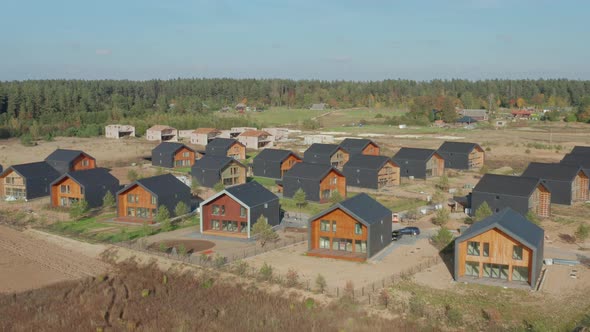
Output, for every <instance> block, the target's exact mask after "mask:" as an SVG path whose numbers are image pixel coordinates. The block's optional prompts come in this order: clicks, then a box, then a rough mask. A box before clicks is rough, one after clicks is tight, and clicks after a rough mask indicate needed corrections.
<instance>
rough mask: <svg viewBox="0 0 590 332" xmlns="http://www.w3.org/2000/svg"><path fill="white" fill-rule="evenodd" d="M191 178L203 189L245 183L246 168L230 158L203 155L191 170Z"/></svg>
mask: <svg viewBox="0 0 590 332" xmlns="http://www.w3.org/2000/svg"><path fill="white" fill-rule="evenodd" d="M191 176H192V177H193V178H194V179H196V180H197V182H198V183H199V184H200V185H202V186H203V187H208V188H213V187H214V186H215V185H216V184H217V183H219V182H221V183H223V185H224V186H235V185H238V184H243V183H246V166H244V165H243V164H242V163H240V162H238V161H237V160H235V159H233V158H230V157H225V156H222V157H216V156H210V155H208V154H207V155H205V156H203V157H202V158H201V159H199V160H197V161H196V162H195V164H194V165H193V167H192V168H191Z"/></svg>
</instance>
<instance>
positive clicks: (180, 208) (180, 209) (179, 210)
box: [174, 202, 189, 217]
mask: <svg viewBox="0 0 590 332" xmlns="http://www.w3.org/2000/svg"><path fill="white" fill-rule="evenodd" d="M188 212H189V211H188V206H186V204H184V202H178V204H176V207H175V208H174V215H175V216H177V217H180V216H184V215H185V214H187V213H188Z"/></svg>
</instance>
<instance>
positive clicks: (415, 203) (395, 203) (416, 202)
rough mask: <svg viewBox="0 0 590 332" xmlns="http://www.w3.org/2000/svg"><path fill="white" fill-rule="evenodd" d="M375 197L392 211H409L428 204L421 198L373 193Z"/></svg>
mask: <svg viewBox="0 0 590 332" xmlns="http://www.w3.org/2000/svg"><path fill="white" fill-rule="evenodd" d="M371 196H373V198H375V199H376V200H378V201H379V202H381V204H383V205H384V206H385V207H386V208H388V209H390V210H392V211H396V212H397V211H407V210H412V209H415V208H418V207H420V206H424V205H428V202H426V201H425V200H422V199H419V198H404V197H391V196H379V195H371Z"/></svg>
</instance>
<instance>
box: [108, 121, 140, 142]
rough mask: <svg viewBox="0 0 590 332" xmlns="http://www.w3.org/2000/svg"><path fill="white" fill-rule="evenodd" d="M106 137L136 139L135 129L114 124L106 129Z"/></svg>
mask: <svg viewBox="0 0 590 332" xmlns="http://www.w3.org/2000/svg"><path fill="white" fill-rule="evenodd" d="M104 135H105V137H106V138H115V139H120V138H125V137H135V127H133V126H130V125H120V124H112V125H108V126H106V127H105V128H104Z"/></svg>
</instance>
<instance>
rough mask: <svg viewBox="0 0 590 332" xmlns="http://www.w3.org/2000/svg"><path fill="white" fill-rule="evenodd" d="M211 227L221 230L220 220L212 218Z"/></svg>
mask: <svg viewBox="0 0 590 332" xmlns="http://www.w3.org/2000/svg"><path fill="white" fill-rule="evenodd" d="M211 229H214V230H217V231H218V230H219V220H211Z"/></svg>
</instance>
